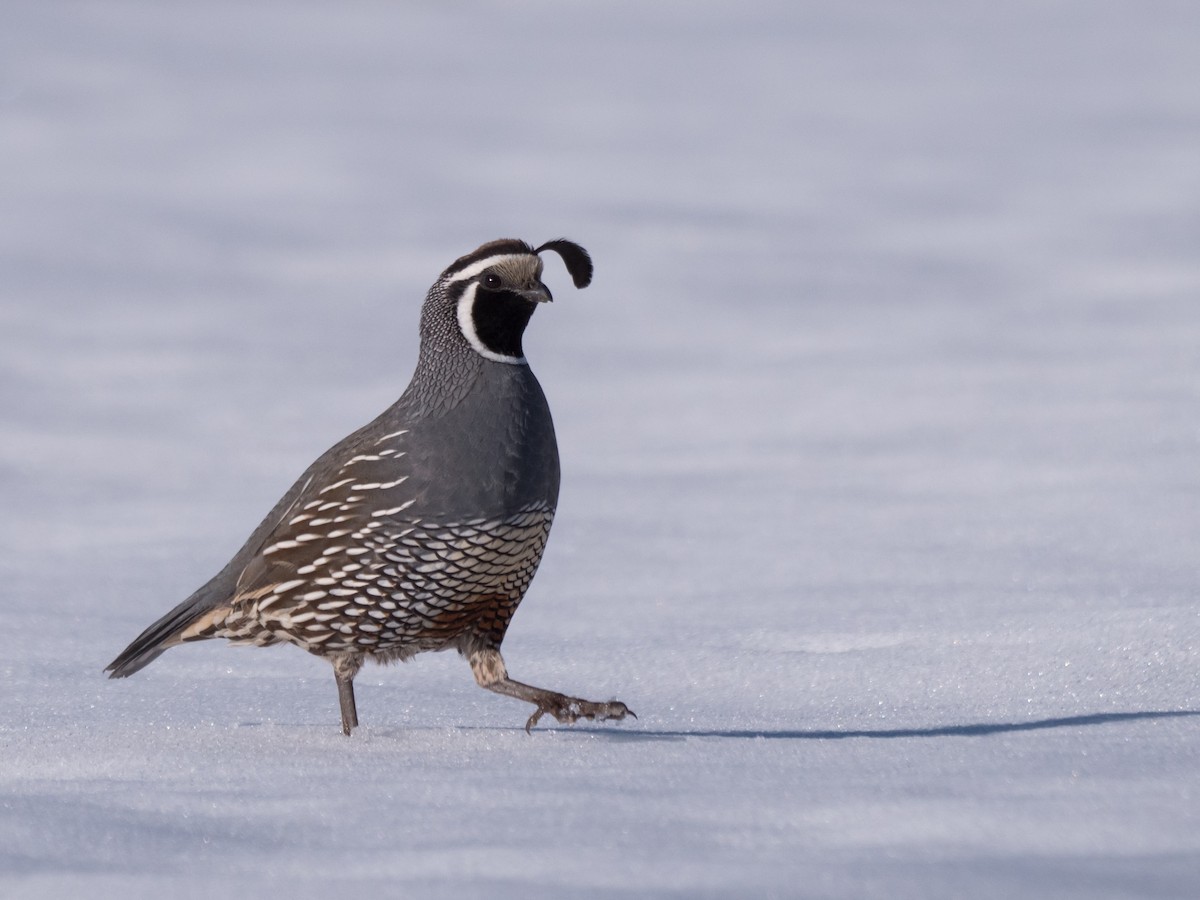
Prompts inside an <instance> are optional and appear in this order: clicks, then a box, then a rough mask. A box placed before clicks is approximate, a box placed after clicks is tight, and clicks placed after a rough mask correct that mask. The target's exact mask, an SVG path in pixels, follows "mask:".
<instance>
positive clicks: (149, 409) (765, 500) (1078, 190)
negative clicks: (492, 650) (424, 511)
mask: <svg viewBox="0 0 1200 900" xmlns="http://www.w3.org/2000/svg"><path fill="white" fill-rule="evenodd" d="M1198 45H1200V6H1197V5H1196V4H1195V3H1193V2H1190V0H1189V2H1178V3H1173V2H1162V3H1153V4H1139V3H1132V2H1128V3H1126V2H1086V3H1085V2H1040V0H1038V2H1032V0H1029V2H1012V3H1002V4H977V3H967V4H949V3H932V2H911V3H886V2H875V3H861V4H842V3H837V2H831V0H830V2H823V3H805V2H789V0H778V2H763V3H757V4H717V3H697V2H688V3H683V2H669V3H653V4H651V3H641V2H612V3H602V4H600V3H597V4H582V3H552V2H540V0H539V2H520V3H499V2H496V3H461V2H455V3H433V2H425V3H419V2H417V3H408V4H382V3H373V4H361V3H353V4H323V3H316V2H308V3H290V4H287V5H283V4H244V3H234V2H222V3H211V2H210V3H204V4H190V5H189V4H176V3H171V4H161V3H151V2H146V3H141V4H139V3H108V2H91V3H87V4H83V3H78V4H76V3H62V4H59V3H49V2H12V3H6V4H5V5H4V8H3V11H2V12H0V172H3V175H2V176H0V292H2V293H0V297H2V307H0V354H2V356H0V416H2V420H0V438H2V440H0V491H2V492H3V493H2V503H3V509H4V513H3V517H2V518H0V541H2V544H0V551H2V552H0V574H2V575H3V580H2V583H3V588H2V593H0V626H2V629H3V633H4V635H5V641H4V646H5V650H4V653H3V659H2V660H0V677H2V682H3V686H2V688H0V897H3V898H6V900H7V898H42V897H84V896H86V897H89V898H122V900H125V898H161V897H164V896H167V897H170V898H172V900H184V898H193V897H210V896H221V897H268V896H286V897H289V898H293V900H302V898H328V897H330V896H334V897H338V896H347V897H348V896H384V897H395V896H413V897H484V896H486V897H489V898H505V897H514V898H517V897H521V898H525V897H566V896H581V897H616V896H628V897H734V896H739V897H759V896H761V897H767V896H774V897H854V898H873V897H880V898H884V897H886V898H922V900H926V898H958V897H971V898H1011V897H1054V898H1062V897H1079V898H1111V897H1129V898H1134V897H1136V898H1165V897H1178V898H1194V897H1196V896H1200V812H1198V808H1200V614H1198V611H1197V590H1198V588H1197V584H1198V579H1197V575H1198V568H1200V557H1198V553H1197V550H1198V545H1200V416H1198V413H1200V406H1198V401H1200V349H1198V348H1200V250H1198V248H1200V217H1198V213H1197V210H1200V54H1198V53H1196V47H1197V46H1198ZM502 235H503V236H514V237H521V238H526V239H528V240H532V241H543V240H546V239H548V238H552V237H558V236H562V235H565V236H568V237H571V238H574V239H576V240H578V241H580V242H582V243H583V244H584V245H585V246H587V247H588V248H589V249H590V250H591V251H592V253H593V255H594V257H595V260H596V265H597V277H596V281H595V284H594V285H593V286H592V287H591V288H590V289H589V290H587V291H585V292H582V293H576V292H574V291H573V290H571V288H570V286H569V283H568V280H567V277H566V273H565V272H564V271H563V270H562V268H561V266H560V265H559V264H558V263H557V262H556V261H553V260H551V261H548V263H547V270H548V274H547V280H548V282H549V283H550V285H551V287H552V288H553V289H554V290H555V293H556V296H557V298H558V302H556V303H555V304H554V305H553V307H550V308H547V309H545V310H542V311H540V312H539V314H538V316H537V317H536V318H535V320H534V322H533V323H532V326H531V329H530V333H529V335H528V340H527V345H526V349H527V351H528V354H529V356H530V358H531V359H532V361H533V364H534V367H535V369H536V371H537V372H538V374H539V377H540V378H541V380H542V382H543V385H544V386H545V388H546V391H547V394H548V395H549V397H550V401H551V405H552V407H553V409H554V412H555V416H556V421H557V424H558V430H559V438H560V445H561V449H562V455H563V463H564V488H563V493H562V499H561V504H560V509H559V516H558V519H557V522H556V525H555V532H554V536H553V538H552V540H551V542H550V548H549V553H548V555H547V558H546V561H545V563H544V565H543V567H542V571H541V572H540V573H539V575H538V577H537V579H536V580H535V582H534V585H533V588H532V590H531V591H530V594H529V596H528V598H527V599H526V601H525V603H524V604H523V605H522V607H521V610H520V612H519V613H518V615H517V617H516V619H515V621H514V624H513V627H512V629H511V631H510V633H509V636H508V640H507V641H506V642H505V655H506V658H507V660H508V662H509V667H510V669H511V670H512V672H513V673H514V675H515V676H516V677H519V678H524V679H525V680H528V681H532V682H533V683H536V684H542V685H545V686H548V687H554V688H559V689H563V690H568V691H571V692H577V693H579V694H581V695H583V696H589V697H592V698H595V699H604V698H608V697H619V698H620V699H622V700H625V701H626V702H628V703H629V704H630V706H631V707H633V708H634V709H635V710H636V711H637V712H638V715H639V718H638V720H637V721H630V722H628V723H622V724H617V725H605V726H595V725H592V726H583V727H574V728H567V727H558V726H553V727H543V728H539V729H537V730H536V731H535V732H534V734H533V735H532V736H527V735H526V734H525V733H524V731H523V730H522V727H521V726H522V724H523V722H524V720H525V717H526V715H527V713H528V710H527V708H526V707H524V706H522V705H521V704H518V703H515V702H513V701H510V700H506V699H504V698H501V697H497V696H493V695H490V694H487V693H486V692H484V691H481V690H479V689H478V688H476V687H475V686H474V684H473V681H472V679H471V676H470V673H469V670H468V668H467V666H466V664H465V663H464V662H463V661H462V660H460V659H458V658H457V657H455V656H453V655H449V654H440V655H426V656H423V657H420V658H418V659H417V660H415V661H413V662H411V663H409V664H406V665H404V666H399V667H392V668H377V667H372V668H368V669H366V670H364V672H363V674H362V675H361V676H360V678H359V680H358V685H359V709H360V714H361V718H362V721H363V723H364V724H363V726H362V728H361V729H360V730H359V731H358V732H356V733H355V735H354V737H353V738H352V739H349V740H347V739H345V738H343V736H342V735H341V733H340V731H339V729H338V718H337V708H336V694H335V690H334V684H333V679H332V677H331V675H330V671H329V669H328V666H327V665H326V664H325V663H323V662H321V661H319V660H316V659H314V658H312V657H309V656H307V655H306V654H303V653H300V652H298V651H295V650H293V649H291V648H282V649H274V650H249V649H244V648H235V647H230V646H227V645H223V644H219V643H215V642H214V643H210V644H204V645H198V646H191V647H186V648H182V649H177V650H172V651H170V652H169V653H168V654H167V655H166V656H164V657H163V658H162V659H160V660H159V661H158V662H156V663H155V664H153V665H152V666H150V667H149V668H148V669H147V670H145V671H144V672H142V673H140V674H138V675H137V676H136V677H134V678H132V679H129V680H127V681H121V682H113V681H108V680H106V679H104V678H103V676H102V674H101V669H102V668H103V666H104V665H105V664H106V663H107V662H109V660H111V659H112V657H113V656H115V655H116V653H117V652H118V651H119V650H121V648H122V647H124V645H125V644H126V643H127V642H128V641H129V640H130V639H132V638H133V637H134V635H136V634H137V633H138V632H139V631H140V630H141V629H142V628H143V627H144V626H146V625H147V624H149V623H150V622H151V621H152V620H153V619H155V618H157V617H158V616H159V615H160V614H161V613H163V612H165V611H166V610H167V609H168V608H169V607H170V606H172V605H173V604H175V603H176V602H177V601H178V600H179V599H180V598H181V597H183V596H185V595H186V594H187V593H189V592H190V591H191V590H192V589H193V588H194V587H195V586H196V585H197V584H199V583H200V582H201V581H203V580H204V579H206V578H207V577H208V576H209V575H210V574H212V573H213V572H214V571H215V570H216V569H217V568H218V567H219V566H220V565H221V564H223V563H224V561H225V560H226V558H227V557H228V555H229V554H230V553H232V551H233V550H235V549H236V547H237V546H238V545H239V544H240V543H241V541H242V539H243V538H244V537H245V536H246V534H247V533H248V532H249V531H250V530H251V528H252V527H253V526H254V525H255V524H256V523H257V522H258V519H259V517H260V516H261V515H262V514H263V513H265V511H266V510H267V509H268V508H269V507H270V505H271V504H272V503H273V502H274V500H275V499H276V498H277V497H278V496H279V495H280V494H281V493H282V492H283V491H284V490H285V489H286V488H287V487H288V485H289V484H290V483H291V481H292V479H293V478H294V477H295V476H296V475H297V474H298V473H299V472H300V471H301V470H302V469H303V467H304V466H305V465H306V464H307V463H308V462H309V461H310V460H311V459H312V458H313V457H314V456H315V455H316V454H317V453H319V452H320V451H322V450H323V449H325V447H327V446H328V445H329V444H331V443H333V441H335V440H336V439H338V438H339V437H341V436H342V435H343V434H345V433H346V432H348V431H349V430H351V429H352V428H354V427H356V426H357V425H359V424H361V423H362V422H363V421H365V420H366V419H367V418H369V417H371V416H373V415H374V414H375V413H377V412H378V411H379V410H380V409H382V408H383V407H384V406H385V405H387V404H388V403H390V402H391V400H392V399H394V397H395V396H397V395H398V393H399V391H400V390H401V389H402V388H403V387H404V385H405V383H406V382H407V379H408V376H409V373H410V371H411V367H412V365H413V362H414V359H415V350H416V345H415V333H416V318H417V311H418V308H419V304H420V300H421V298H422V297H423V295H424V292H425V290H426V288H427V287H428V285H429V284H430V283H431V282H432V281H433V279H434V277H435V276H436V275H437V273H438V272H439V271H441V269H442V268H443V267H444V266H445V265H446V264H448V263H449V262H450V261H451V260H453V259H454V258H455V257H456V256H458V255H459V254H461V253H463V252H466V251H468V250H470V249H472V248H474V247H475V246H476V245H477V244H479V243H481V242H483V241H485V240H488V239H491V238H495V237H499V236H502Z"/></svg>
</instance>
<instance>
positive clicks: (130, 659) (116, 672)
mask: <svg viewBox="0 0 1200 900" xmlns="http://www.w3.org/2000/svg"><path fill="white" fill-rule="evenodd" d="M215 581H217V579H215V578H214V579H213V581H212V582H209V583H208V584H206V585H205V586H204V587H202V588H200V590H198V591H196V593H194V594H192V596H190V597H188V598H187V599H186V600H184V601H183V602H182V603H180V604H179V605H178V606H176V607H175V608H174V609H173V610H171V611H170V612H169V613H167V614H166V615H165V616H163V617H162V618H161V619H159V620H158V621H157V622H155V623H154V624H153V625H151V626H150V627H149V628H147V629H146V630H145V631H143V632H142V633H141V634H139V635H138V636H137V637H136V638H134V639H133V642H132V643H131V644H130V645H129V646H128V647H126V648H125V649H124V650H122V651H121V654H120V655H119V656H118V657H117V658H116V659H114V660H113V661H112V662H110V663H109V664H108V665H107V666H106V667H105V668H104V671H105V672H107V673H108V677H109V678H127V677H129V676H130V675H132V674H133V673H134V672H137V671H140V670H141V669H143V668H145V667H146V666H148V665H150V663H152V662H154V660H156V659H158V657H159V656H161V655H162V654H163V652H164V651H166V650H167V649H168V648H170V647H174V646H175V645H176V644H178V643H181V641H180V639H179V638H180V635H181V634H182V633H183V632H184V631H185V630H186V629H187V628H188V626H189V625H191V624H192V623H193V622H195V621H196V620H197V619H199V618H201V617H202V616H204V615H205V614H206V613H208V612H209V611H211V610H212V609H213V607H214V606H216V602H214V600H216V601H219V600H220V599H223V598H221V597H220V594H219V593H218V595H217V596H216V597H214V593H217V592H214V591H213V590H212V587H213V582H215Z"/></svg>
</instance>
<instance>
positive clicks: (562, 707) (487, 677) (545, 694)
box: [469, 648, 637, 732]
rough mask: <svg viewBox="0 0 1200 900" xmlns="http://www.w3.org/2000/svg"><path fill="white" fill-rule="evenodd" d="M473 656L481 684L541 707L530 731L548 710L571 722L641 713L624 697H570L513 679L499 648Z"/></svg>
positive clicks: (528, 725) (530, 723) (528, 726)
mask: <svg viewBox="0 0 1200 900" xmlns="http://www.w3.org/2000/svg"><path fill="white" fill-rule="evenodd" d="M469 659H470V662H471V671H472V672H473V673H474V675H475V682H476V683H477V684H478V685H479V686H480V687H483V688H487V689H488V690H489V691H495V692H496V693H497V694H503V695H504V696H506V697H515V698H516V699H518V700H524V701H525V702H526V703H532V704H533V705H534V706H536V707H537V709H536V710H534V712H533V715H532V716H530V717H529V721H528V722H526V723H525V731H527V732H528V731H530V730H531V729H532V728H533V726H534V725H536V724H537V723H538V720H539V719H541V717H542V716H543V715H545V714H546V713H549V714H550V715H552V716H554V718H555V719H557V720H558V721H559V722H563V723H565V724H567V725H571V724H574V723H575V722H576V721H578V720H579V719H596V720H599V721H602V722H603V721H605V720H607V719H614V720H619V719H623V718H625V717H626V716H633V717H634V718H635V719H636V718H637V714H636V713H635V712H634V711H633V710H631V709H630V708H629V707H628V706H626V705H625V704H624V703H622V702H621V701H620V700H609V701H607V702H599V703H597V702H594V701H592V700H581V699H580V698H578V697H568V696H566V695H565V694H560V693H558V692H556V691H548V690H546V689H545V688H539V687H534V686H533V685H529V684H522V683H521V682H519V681H513V680H512V679H511V678H509V677H508V670H507V669H506V668H505V666H504V658H503V657H502V656H501V655H500V651H499V650H497V649H495V648H486V649H482V650H474V651H472V652H471V655H470V657H469Z"/></svg>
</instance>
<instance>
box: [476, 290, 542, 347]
mask: <svg viewBox="0 0 1200 900" xmlns="http://www.w3.org/2000/svg"><path fill="white" fill-rule="evenodd" d="M536 308H537V303H536V301H533V300H529V299H527V298H525V297H522V296H521V295H520V294H514V293H513V292H512V291H506V290H503V289H501V290H498V291H494V290H489V289H487V288H485V287H484V286H483V285H482V284H480V285H479V287H478V288H477V289H476V291H475V302H474V303H472V304H471V323H472V324H473V325H474V326H475V334H476V336H477V337H478V338H479V342H480V343H481V344H483V346H484V347H486V348H487V349H488V350H490V351H491V352H492V353H498V354H500V355H501V356H511V357H515V358H518V359H519V358H520V357H523V356H524V355H525V353H524V351H523V350H522V349H521V335H523V334H524V333H525V326H526V325H528V324H529V319H530V317H532V316H533V311H534V310H535V309H536Z"/></svg>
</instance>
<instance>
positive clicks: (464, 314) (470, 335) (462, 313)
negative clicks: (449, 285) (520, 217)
mask: <svg viewBox="0 0 1200 900" xmlns="http://www.w3.org/2000/svg"><path fill="white" fill-rule="evenodd" d="M502 258H503V257H497V256H494V257H492V258H491V261H487V260H485V261H484V262H483V263H481V264H480V265H482V266H483V268H487V267H488V266H490V265H494V264H495V260H497V259H502ZM472 268H473V267H472ZM476 274H478V273H476ZM478 287H479V285H478V284H468V285H467V288H466V290H465V291H463V295H462V296H461V297H460V298H459V299H458V329H459V331H461V332H462V334H463V337H465V338H466V339H467V343H468V344H470V345H471V349H472V350H474V351H475V352H476V353H478V354H479V355H480V356H482V357H483V358H484V359H490V360H491V361H492V362H499V363H508V364H509V365H511V366H524V365H527V363H526V360H525V357H523V356H505V355H504V354H503V353H496V352H495V351H493V350H489V349H488V348H487V347H485V346H484V345H483V341H481V340H480V339H479V333H478V332H477V331H476V330H475V320H474V319H473V318H472V317H471V307H473V306H474V305H475V289H476V288H478Z"/></svg>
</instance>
